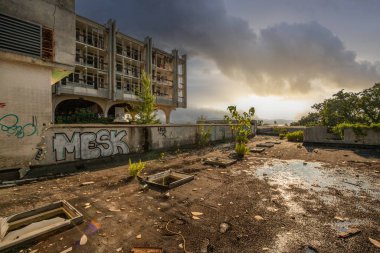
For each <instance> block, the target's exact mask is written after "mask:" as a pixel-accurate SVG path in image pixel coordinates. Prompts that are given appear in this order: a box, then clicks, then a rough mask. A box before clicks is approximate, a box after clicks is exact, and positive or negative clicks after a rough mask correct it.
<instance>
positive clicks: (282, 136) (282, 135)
mask: <svg viewBox="0 0 380 253" xmlns="http://www.w3.org/2000/svg"><path fill="white" fill-rule="evenodd" d="M278 136H279V137H280V140H283V139H284V138H285V137H286V134H285V133H283V134H279V135H278Z"/></svg>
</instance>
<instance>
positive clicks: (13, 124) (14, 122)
mask: <svg viewBox="0 0 380 253" xmlns="http://www.w3.org/2000/svg"><path fill="white" fill-rule="evenodd" d="M0 129H1V131H2V132H5V133H7V134H8V135H14V136H16V137H17V138H19V139H22V138H24V137H26V136H32V135H35V134H37V117H36V116H32V122H30V123H26V124H24V125H23V124H20V123H19V117H18V116H17V115H16V114H5V115H3V116H2V117H0Z"/></svg>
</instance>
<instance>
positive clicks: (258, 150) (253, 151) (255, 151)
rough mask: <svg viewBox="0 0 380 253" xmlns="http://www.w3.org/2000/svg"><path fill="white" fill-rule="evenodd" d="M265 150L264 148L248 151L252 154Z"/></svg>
mask: <svg viewBox="0 0 380 253" xmlns="http://www.w3.org/2000/svg"><path fill="white" fill-rule="evenodd" d="M264 150H265V148H251V149H250V150H249V151H250V152H252V153H261V152H263V151H264Z"/></svg>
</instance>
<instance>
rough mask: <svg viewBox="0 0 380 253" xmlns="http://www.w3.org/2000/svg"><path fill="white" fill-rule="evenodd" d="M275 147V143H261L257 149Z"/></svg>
mask: <svg viewBox="0 0 380 253" xmlns="http://www.w3.org/2000/svg"><path fill="white" fill-rule="evenodd" d="M273 146H274V143H259V144H256V147H260V148H271V147H273Z"/></svg>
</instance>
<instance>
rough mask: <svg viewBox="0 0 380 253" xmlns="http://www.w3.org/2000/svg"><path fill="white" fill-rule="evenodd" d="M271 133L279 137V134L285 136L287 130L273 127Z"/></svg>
mask: <svg viewBox="0 0 380 253" xmlns="http://www.w3.org/2000/svg"><path fill="white" fill-rule="evenodd" d="M273 132H274V133H275V134H277V135H278V136H280V134H287V133H288V129H287V128H286V127H274V128H273Z"/></svg>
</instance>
